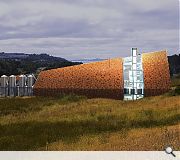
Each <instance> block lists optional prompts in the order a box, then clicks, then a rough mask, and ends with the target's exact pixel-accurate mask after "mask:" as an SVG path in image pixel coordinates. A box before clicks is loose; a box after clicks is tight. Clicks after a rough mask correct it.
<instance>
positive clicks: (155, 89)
mask: <svg viewBox="0 0 180 160" xmlns="http://www.w3.org/2000/svg"><path fill="white" fill-rule="evenodd" d="M142 63H143V72H144V93H145V96H155V95H160V94H163V93H165V92H167V91H168V90H169V89H170V73H169V64H168V59H167V53H166V51H159V52H151V53H144V54H142Z"/></svg>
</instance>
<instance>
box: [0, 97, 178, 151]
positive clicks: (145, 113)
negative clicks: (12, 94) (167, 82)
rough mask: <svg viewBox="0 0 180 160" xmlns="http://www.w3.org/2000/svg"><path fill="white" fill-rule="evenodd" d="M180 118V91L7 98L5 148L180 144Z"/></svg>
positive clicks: (0, 132)
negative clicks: (133, 97)
mask: <svg viewBox="0 0 180 160" xmlns="http://www.w3.org/2000/svg"><path fill="white" fill-rule="evenodd" d="M179 124H180V96H168V95H163V96H157V97H148V98H144V99H141V100H138V101H121V100H110V99H86V98H84V97H77V96H65V97H61V98H42V97H32V98H8V99H1V100H0V150H45V149H46V147H47V146H46V143H47V142H48V149H49V150H162V149H163V147H165V145H167V144H172V145H173V147H174V148H175V149H176V150H179V149H180V147H179V146H178V142H179V141H178V138H179V134H180V131H179V128H178V125H179ZM166 139H167V140H166Z"/></svg>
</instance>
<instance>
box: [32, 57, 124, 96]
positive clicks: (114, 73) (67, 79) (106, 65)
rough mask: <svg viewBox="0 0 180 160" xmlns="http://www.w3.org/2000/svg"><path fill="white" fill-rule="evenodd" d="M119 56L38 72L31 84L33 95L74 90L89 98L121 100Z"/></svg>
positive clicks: (121, 82) (50, 94)
mask: <svg viewBox="0 0 180 160" xmlns="http://www.w3.org/2000/svg"><path fill="white" fill-rule="evenodd" d="M122 63H123V62H122V59H121V58H117V59H110V60H105V61H101V62H94V63H89V64H82V65H77V66H70V67H64V68H59V69H52V70H47V71H42V72H41V73H40V74H39V76H38V79H37V81H36V83H35V85H34V94H35V95H37V96H56V95H60V94H63V93H65V94H68V93H75V94H78V95H85V96H87V97H89V98H93V97H102V98H113V99H123V77H122V76H123V65H122Z"/></svg>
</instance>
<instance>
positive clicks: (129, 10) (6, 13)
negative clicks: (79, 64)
mask: <svg viewBox="0 0 180 160" xmlns="http://www.w3.org/2000/svg"><path fill="white" fill-rule="evenodd" d="M0 5H2V6H3V8H2V10H1V11H0V21H1V24H0V32H1V35H0V46H1V50H2V51H20V52H30V53H32V52H38V53H40V52H48V53H52V54H54V55H56V56H57V55H58V56H64V57H65V58H69V59H75V58H77V59H78V58H81V57H89V58H90V57H103V58H108V57H116V56H127V55H129V53H130V52H129V50H130V48H131V47H135V46H136V47H138V48H140V51H153V50H161V49H167V50H169V53H170V54H173V53H177V52H178V27H179V26H178V19H179V18H178V3H177V2H175V1H172V0H164V1H160V0H152V1H148V2H147V1H144V0H136V1H134V0H121V1H120V0H111V1H109V0H43V1H42V0H36V1H35V0H24V1H20V0H10V1H5V0H0Z"/></svg>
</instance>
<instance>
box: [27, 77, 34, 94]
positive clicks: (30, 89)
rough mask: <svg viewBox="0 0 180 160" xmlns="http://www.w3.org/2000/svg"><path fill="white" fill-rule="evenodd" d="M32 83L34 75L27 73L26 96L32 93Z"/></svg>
mask: <svg viewBox="0 0 180 160" xmlns="http://www.w3.org/2000/svg"><path fill="white" fill-rule="evenodd" d="M33 84H34V76H33V75H29V76H28V77H27V92H28V96H32V95H33V90H32V88H33Z"/></svg>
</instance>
